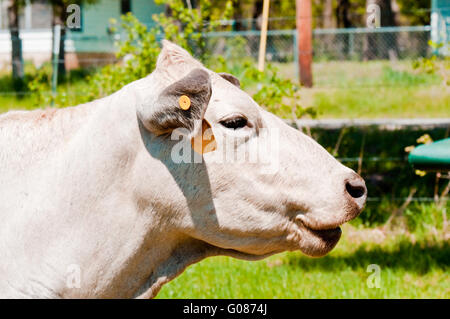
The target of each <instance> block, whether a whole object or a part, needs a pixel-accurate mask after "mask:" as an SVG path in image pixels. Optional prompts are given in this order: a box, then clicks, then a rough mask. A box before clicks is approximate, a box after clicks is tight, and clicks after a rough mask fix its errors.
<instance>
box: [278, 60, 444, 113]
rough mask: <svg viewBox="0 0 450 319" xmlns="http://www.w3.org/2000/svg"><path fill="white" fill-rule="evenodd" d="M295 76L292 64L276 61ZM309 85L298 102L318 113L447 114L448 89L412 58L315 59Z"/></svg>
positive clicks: (282, 68)
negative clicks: (418, 67)
mask: <svg viewBox="0 0 450 319" xmlns="http://www.w3.org/2000/svg"><path fill="white" fill-rule="evenodd" d="M277 66H278V67H279V68H280V71H281V72H282V73H283V74H284V75H285V76H287V77H291V78H295V73H294V71H293V70H295V68H294V67H293V66H292V65H277ZM313 75H314V87H313V88H312V89H306V88H303V89H302V91H301V98H302V104H303V105H304V106H306V107H313V108H314V109H316V111H317V112H318V118H386V117H388V118H399V117H402V118H404V117H406V118H415V117H416V118H417V117H449V116H450V94H449V91H448V88H445V87H444V86H443V85H442V80H441V79H440V78H439V76H437V75H433V74H426V73H420V72H417V71H415V70H413V68H412V62H411V61H397V62H395V63H390V62H389V61H369V62H352V61H338V62H317V63H315V64H313Z"/></svg>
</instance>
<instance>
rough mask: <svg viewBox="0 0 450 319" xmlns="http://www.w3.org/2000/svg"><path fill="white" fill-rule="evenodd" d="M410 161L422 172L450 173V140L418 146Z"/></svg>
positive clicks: (410, 156)
mask: <svg viewBox="0 0 450 319" xmlns="http://www.w3.org/2000/svg"><path fill="white" fill-rule="evenodd" d="M408 161H409V162H410V163H411V164H413V165H414V167H415V168H417V169H421V170H433V171H444V172H445V171H450V138H446V139H443V140H440V141H437V142H434V143H431V144H424V145H420V146H417V147H416V148H415V149H414V150H413V151H412V152H411V153H410V154H409V157H408Z"/></svg>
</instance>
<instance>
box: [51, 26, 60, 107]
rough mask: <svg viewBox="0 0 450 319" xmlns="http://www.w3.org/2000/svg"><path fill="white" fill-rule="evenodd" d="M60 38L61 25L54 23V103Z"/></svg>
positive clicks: (52, 103) (53, 100)
mask: <svg viewBox="0 0 450 319" xmlns="http://www.w3.org/2000/svg"><path fill="white" fill-rule="evenodd" d="M60 38H61V25H59V24H56V25H54V26H53V52H52V53H53V61H52V62H53V63H52V64H53V67H52V97H53V98H52V102H51V105H52V106H53V105H54V104H55V97H56V86H57V85H58V62H59V45H60Z"/></svg>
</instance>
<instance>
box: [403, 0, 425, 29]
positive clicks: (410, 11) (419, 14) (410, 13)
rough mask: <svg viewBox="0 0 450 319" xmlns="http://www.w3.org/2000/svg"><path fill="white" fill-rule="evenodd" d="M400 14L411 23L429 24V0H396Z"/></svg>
mask: <svg viewBox="0 0 450 319" xmlns="http://www.w3.org/2000/svg"><path fill="white" fill-rule="evenodd" d="M396 2H397V3H398V5H399V7H400V13H401V14H402V16H404V17H405V18H407V19H408V20H409V23H410V24H412V25H429V24H430V8H431V0H396Z"/></svg>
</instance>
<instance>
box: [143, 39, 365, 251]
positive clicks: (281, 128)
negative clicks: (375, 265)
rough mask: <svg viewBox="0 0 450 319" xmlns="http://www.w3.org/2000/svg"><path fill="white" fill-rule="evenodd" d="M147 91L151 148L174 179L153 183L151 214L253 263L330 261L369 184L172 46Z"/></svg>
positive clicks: (226, 78)
mask: <svg viewBox="0 0 450 319" xmlns="http://www.w3.org/2000/svg"><path fill="white" fill-rule="evenodd" d="M142 83H143V84H142V87H145V90H144V89H143V90H141V91H142V92H145V93H142V94H141V95H142V96H143V97H142V99H141V100H142V102H141V103H139V104H138V106H137V114H138V119H139V123H140V127H141V132H142V134H143V135H145V138H144V140H145V143H144V144H145V145H146V148H147V151H148V154H149V158H151V160H158V161H160V162H161V163H164V165H165V168H164V170H165V171H167V172H169V173H170V176H169V177H168V178H166V179H165V180H164V181H159V182H158V183H159V184H155V183H153V182H152V181H151V180H150V179H152V177H149V179H148V180H147V182H148V183H153V184H152V185H153V186H152V187H153V188H154V187H156V188H157V190H156V192H158V194H159V195H158V196H159V197H155V196H153V197H152V201H153V205H154V206H155V205H156V206H158V207H159V209H160V210H161V211H164V212H165V214H168V215H170V216H171V223H172V224H176V227H177V229H179V231H180V232H181V233H183V234H184V235H186V236H189V237H190V238H195V239H197V240H200V241H202V242H206V243H208V244H209V245H211V246H214V247H217V248H219V249H222V250H223V253H224V254H228V255H235V256H237V257H242V258H248V259H251V258H258V257H262V256H266V255H269V254H273V253H277V252H281V251H285V250H301V251H302V252H303V253H305V254H307V255H310V256H322V255H324V254H326V253H328V252H329V251H330V250H331V249H332V248H333V247H334V246H335V245H336V243H337V242H338V240H339V238H340V235H341V230H340V228H339V226H340V225H342V224H343V223H345V222H347V221H349V220H351V219H353V218H355V217H356V216H357V215H358V214H359V213H360V212H361V210H362V209H363V206H364V204H365V200H366V193H367V191H366V186H365V183H364V181H363V179H362V178H361V177H360V176H358V175H357V174H356V173H355V172H354V171H353V170H351V169H349V168H347V167H345V166H343V165H342V164H340V163H339V162H338V161H337V160H335V159H334V158H333V157H332V156H331V155H330V154H329V153H328V152H327V151H326V150H325V149H324V148H322V147H321V146H320V145H319V144H317V143H316V142H315V141H314V140H313V139H311V138H310V137H308V136H306V135H304V134H302V133H301V132H300V131H298V130H296V129H294V128H292V127H290V126H288V125H287V124H286V123H284V122H283V121H282V120H281V119H279V118H277V117H276V116H274V115H273V114H271V113H269V112H267V111H265V110H263V109H262V108H261V107H260V106H258V104H257V103H256V102H255V101H254V100H253V99H252V98H251V97H250V96H249V95H248V94H246V93H245V92H244V91H242V90H241V89H240V88H239V81H238V80H237V79H236V78H235V77H233V76H231V75H227V74H217V73H214V72H212V71H210V70H208V69H206V68H205V67H204V66H203V65H202V64H201V63H200V62H198V61H196V60H195V59H194V58H192V57H191V56H190V55H189V54H188V52H186V51H185V50H183V49H182V48H180V47H178V46H176V45H174V44H172V43H170V42H167V41H165V42H164V45H163V49H162V52H161V54H160V56H159V58H158V62H157V67H156V70H155V71H154V72H153V73H152V74H151V75H150V76H149V78H147V79H146V81H145V82H142ZM148 83H151V84H150V87H149V84H148ZM198 137H200V139H198ZM201 137H203V140H202V138H201ZM198 141H200V142H198ZM153 179H155V178H153ZM153 192H155V190H154V189H153ZM155 203H156V204H155Z"/></svg>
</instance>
